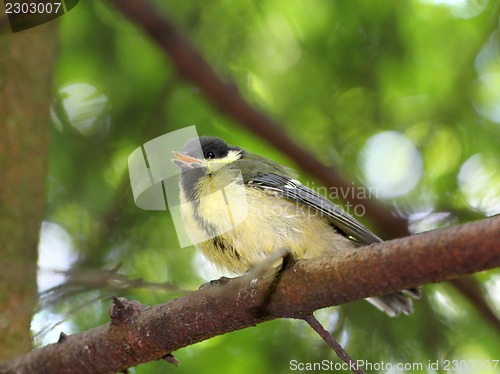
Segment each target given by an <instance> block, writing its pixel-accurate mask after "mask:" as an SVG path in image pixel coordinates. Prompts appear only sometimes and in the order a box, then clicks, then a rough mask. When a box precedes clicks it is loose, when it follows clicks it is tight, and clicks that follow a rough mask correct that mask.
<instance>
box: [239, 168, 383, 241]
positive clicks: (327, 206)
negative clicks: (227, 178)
mask: <svg viewBox="0 0 500 374" xmlns="http://www.w3.org/2000/svg"><path fill="white" fill-rule="evenodd" d="M247 183H248V186H249V187H254V188H260V189H263V190H268V191H273V192H274V193H276V194H278V195H279V196H282V197H284V198H286V199H289V200H291V201H294V202H297V203H300V204H303V205H305V206H307V207H311V208H313V209H314V210H316V211H318V212H319V213H320V214H321V215H322V216H324V217H326V218H328V219H329V220H330V221H331V223H332V224H333V225H334V226H336V227H337V228H339V229H340V230H341V231H342V232H344V233H345V234H346V235H348V236H350V237H352V238H354V239H355V240H356V241H358V242H359V243H361V244H365V245H368V244H372V243H378V242H381V241H382V239H380V238H379V237H378V236H376V235H375V234H374V233H372V232H371V231H370V230H368V229H367V228H366V227H364V226H363V225H361V224H360V223H359V222H358V221H356V219H354V218H353V217H351V216H350V215H349V214H347V213H346V212H345V211H343V210H342V209H341V208H340V207H338V206H337V205H335V204H333V203H332V202H331V201H330V200H328V199H326V198H325V197H323V196H321V195H320V194H318V193H317V192H314V191H313V190H311V189H310V188H308V187H305V186H303V185H302V184H301V183H300V182H299V181H297V180H294V179H291V178H288V177H285V176H280V175H277V174H272V173H270V174H264V175H259V176H257V177H254V178H252V179H251V180H249V181H248V182H247Z"/></svg>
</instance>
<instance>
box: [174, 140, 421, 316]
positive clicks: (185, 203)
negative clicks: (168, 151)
mask: <svg viewBox="0 0 500 374" xmlns="http://www.w3.org/2000/svg"><path fill="white" fill-rule="evenodd" d="M172 153H173V155H174V156H175V158H173V159H172V162H173V163H174V164H175V165H177V167H178V168H179V169H180V176H179V190H180V197H179V198H180V211H181V217H182V220H183V222H184V226H185V228H186V232H187V234H188V236H189V237H190V239H191V241H192V242H193V243H194V244H195V245H196V247H197V248H198V249H199V250H200V251H201V252H202V253H203V255H204V256H205V257H206V258H207V259H208V260H209V261H210V262H211V263H212V264H214V265H215V266H216V267H217V268H219V269H220V270H222V271H224V270H225V271H229V272H231V273H233V274H236V275H241V274H244V273H245V272H246V271H248V270H249V269H251V268H252V267H254V266H256V265H257V264H259V263H260V262H262V261H264V260H265V259H266V258H267V257H268V256H270V254H271V253H274V252H275V251H277V250H279V249H282V248H286V249H288V250H289V251H290V252H291V253H292V255H293V257H294V258H298V259H308V258H309V259H310V258H315V257H318V256H322V255H327V254H334V253H338V252H342V251H347V250H352V249H353V248H357V247H360V246H365V245H369V244H373V243H379V242H382V239H380V238H379V237H378V236H376V235H375V234H374V233H372V232H371V231H369V230H368V229H367V228H366V227H364V226H363V225H362V224H361V223H359V222H358V221H357V220H356V219H355V218H353V217H352V216H351V215H349V214H348V213H347V212H345V211H344V210H343V209H342V208H340V207H339V206H337V205H335V204H334V203H332V202H331V201H330V200H328V199H327V198H325V197H324V196H322V195H321V194H319V193H317V192H315V191H314V190H312V189H310V188H309V187H306V186H304V185H303V184H302V183H301V182H299V181H298V180H296V179H295V178H294V177H295V174H294V171H293V170H292V169H290V168H288V167H286V166H283V165H281V164H279V163H277V162H275V161H272V160H270V159H268V158H266V157H263V156H260V155H257V154H254V153H252V152H249V151H247V150H245V149H243V148H241V147H238V146H230V145H228V144H226V142H225V141H224V140H222V139H221V138H218V137H211V136H200V137H196V138H192V139H189V140H188V141H187V142H186V143H185V144H184V146H183V147H182V150H181V152H177V151H173V152H172ZM418 297H420V290H419V289H416V288H412V289H408V290H403V291H400V292H395V293H392V294H389V295H384V296H380V297H372V298H368V299H366V300H367V301H369V302H370V303H371V304H373V305H374V306H375V307H377V308H378V309H379V310H381V311H383V312H385V313H386V314H387V315H389V316H391V317H394V316H397V315H399V314H400V313H401V312H402V313H404V314H411V313H412V311H413V303H412V298H418Z"/></svg>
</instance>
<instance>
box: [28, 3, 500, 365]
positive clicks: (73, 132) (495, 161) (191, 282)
mask: <svg viewBox="0 0 500 374" xmlns="http://www.w3.org/2000/svg"><path fill="white" fill-rule="evenodd" d="M155 3H156V5H157V6H158V8H159V9H160V10H161V13H163V14H165V15H166V16H168V17H169V18H170V19H171V20H172V21H173V22H174V23H175V24H176V25H177V26H178V28H179V30H180V31H181V32H182V33H183V34H184V35H186V36H187V37H189V38H190V39H191V40H192V42H193V44H194V45H195V46H196V48H198V49H199V50H200V51H201V52H202V54H203V55H204V56H205V58H206V59H207V60H208V61H209V62H210V63H211V64H212V66H213V67H214V68H215V70H216V71H217V72H218V73H219V74H220V76H221V77H223V78H224V79H226V80H230V81H233V82H235V83H236V85H237V86H238V89H239V90H240V92H241V93H242V95H243V96H244V97H245V98H246V99H247V100H248V101H249V102H250V103H251V104H252V105H253V106H255V107H257V108H259V109H261V110H262V111H264V112H265V113H267V114H268V115H269V116H271V117H273V118H275V119H277V120H279V121H280V122H282V123H284V124H285V126H286V127H285V131H286V133H287V134H288V135H289V136H290V137H292V138H293V139H294V140H295V141H296V142H297V143H298V144H300V145H301V146H302V147H304V148H306V149H308V150H309V151H311V152H312V153H314V154H315V155H316V157H318V158H319V159H320V160H321V161H322V162H323V163H324V164H326V165H328V166H331V167H333V168H335V169H337V170H338V171H339V172H340V173H341V174H342V175H343V176H344V178H345V180H346V181H347V182H348V183H351V182H352V183H354V184H353V186H354V185H364V186H366V187H371V188H375V191H376V196H373V197H378V198H379V199H381V201H382V202H383V203H384V204H385V206H386V207H387V209H389V210H392V211H393V212H394V214H396V215H399V216H403V217H405V218H407V219H408V222H409V229H410V231H411V232H413V233H415V232H421V231H426V230H431V229H435V228H439V227H446V226H450V225H455V224H459V223H463V222H467V221H472V220H476V219H479V218H482V217H487V216H491V215H493V214H497V213H498V212H499V211H500V173H499V165H500V162H499V161H500V160H499V158H500V157H499V156H500V152H499V146H500V144H499V143H500V129H499V126H500V39H499V26H498V22H499V15H500V3H499V2H498V1H492V0H490V1H488V0H456V1H452V0H448V1H444V0H443V1H439V0H412V1H373V0H365V1H362V0H361V1H340V0H338V1H332V0H307V1H304V0H268V1H248V0H246V1H238V2H237V1H227V0H217V1H216V0H213V1H208V2H200V1H186V0H182V1H180V0H165V1H156V2H155ZM59 22H60V27H59V42H60V48H59V55H58V58H57V62H56V65H55V68H54V80H53V106H52V108H51V110H52V124H53V127H52V135H51V136H52V140H51V149H50V155H51V156H50V169H49V175H48V178H47V183H48V194H47V202H46V215H45V219H44V224H43V226H42V231H41V242H40V249H39V265H40V271H39V291H40V292H41V293H42V296H41V299H40V308H39V310H38V312H37V313H36V315H35V316H34V319H33V323H32V332H33V334H34V336H35V341H36V344H37V345H38V346H41V345H43V344H47V343H49V342H54V341H57V338H58V335H59V332H60V331H64V332H65V333H66V334H70V333H74V332H78V331H85V330H87V329H90V328H92V327H95V326H98V325H101V324H104V323H106V322H107V321H108V319H109V317H108V307H109V305H110V301H111V300H110V298H111V296H113V295H120V296H125V297H127V298H130V299H137V300H139V301H141V302H142V303H145V304H155V303H162V302H165V301H167V300H169V299H171V298H173V297H177V296H179V295H182V294H183V292H184V290H194V289H196V288H197V287H198V286H199V285H200V284H202V283H204V282H206V281H207V280H210V279H213V278H216V277H218V276H220V275H221V274H220V273H218V272H217V271H216V270H215V269H213V268H211V266H210V265H209V264H207V263H206V261H205V260H204V259H203V258H202V257H201V255H199V254H198V253H197V252H196V250H195V249H194V248H193V247H188V248H180V246H179V243H178V241H177V238H176V234H175V231H174V229H173V223H172V219H171V217H170V215H169V212H168V211H166V212H165V211H160V212H158V211H156V212H155V211H145V210H141V209H139V208H137V207H136V206H135V204H134V200H133V196H132V192H131V188H130V184H129V175H128V166H127V159H128V156H129V155H130V153H131V152H132V151H133V150H134V149H136V148H137V147H139V146H141V145H142V144H144V143H145V142H147V141H149V140H151V139H153V138H156V137H158V136H161V135H163V134H166V133H168V132H171V131H174V130H177V129H180V128H183V127H186V126H190V125H196V127H197V130H198V133H199V134H203V135H213V136H220V137H222V138H224V139H225V140H226V141H227V142H228V143H229V144H237V145H240V146H242V147H244V148H246V149H249V150H251V151H253V152H256V153H260V154H263V155H266V156H268V157H271V158H273V159H275V160H276V161H279V162H281V163H284V164H287V165H289V166H291V167H294V164H293V162H292V161H291V160H290V159H288V158H287V157H286V156H284V155H282V154H280V153H278V152H277V151H275V150H273V148H272V147H271V146H270V145H269V144H268V143H266V142H265V141H263V140H262V139H259V138H257V137H255V136H254V135H252V134H250V133H249V132H248V131H247V130H245V129H243V128H242V127H240V126H239V125H238V124H237V123H235V122H233V121H232V120H231V119H229V118H228V117H226V116H225V115H224V114H222V113H221V112H219V111H218V110H216V109H215V108H213V107H212V106H211V105H210V103H209V102H208V101H207V100H206V98H205V97H204V96H203V95H202V94H201V93H200V91H199V90H198V89H197V87H194V86H193V85H191V84H189V83H187V82H186V81H185V80H183V79H182V77H180V76H179V75H178V74H177V73H176V69H175V67H174V66H173V65H172V63H171V61H170V60H169V58H167V57H165V56H164V55H163V53H162V51H160V50H159V48H158V47H157V46H156V45H155V44H154V43H152V42H151V41H150V40H149V38H148V37H147V36H146V35H144V34H143V33H142V32H141V31H140V30H139V29H137V28H136V27H135V26H134V25H132V24H131V23H129V21H128V20H126V19H125V18H124V17H123V16H122V15H121V14H120V13H118V12H117V11H116V10H115V9H113V8H112V7H111V6H110V5H109V4H108V3H107V2H104V1H90V0H89V1H81V2H80V3H79V4H78V5H77V6H76V7H75V8H74V9H73V10H71V11H70V12H69V13H68V14H66V15H65V16H63V17H61V18H60V21H59ZM299 175H300V179H301V180H302V181H303V182H304V183H305V181H306V180H308V179H309V178H308V175H307V172H306V171H302V170H299ZM311 182H312V181H311ZM316 186H318V187H319V184H317V183H316ZM338 202H339V203H340V204H342V201H338ZM351 213H353V212H352V211H351ZM357 215H358V217H357V218H359V219H360V220H361V221H363V222H364V223H365V224H366V225H367V226H368V227H373V226H372V224H371V223H370V222H369V221H367V220H366V219H364V218H363V214H357ZM377 234H378V235H379V236H381V237H382V238H384V233H383V232H378V233H377ZM429 261H432V259H429ZM112 269H115V271H114V272H113V271H112V272H110V273H103V271H104V270H108V271H109V270H112ZM54 270H59V271H60V270H63V271H68V274H65V275H64V274H60V273H57V272H54ZM56 273H57V274H56ZM116 273H119V274H122V275H124V276H125V278H127V279H142V280H144V281H145V282H151V283H158V284H161V283H165V282H167V283H168V285H166V286H165V287H164V289H162V288H161V287H152V286H151V285H149V286H147V285H143V287H137V288H134V287H129V286H127V285H126V284H125V282H124V281H123V280H117V279H116ZM474 278H476V279H477V280H478V281H479V282H481V284H482V287H483V289H482V290H483V291H484V297H485V298H486V299H487V301H488V302H489V303H490V306H491V308H492V309H493V310H494V311H495V312H496V313H497V315H498V313H500V272H499V271H490V272H487V273H481V274H476V275H475V276H474ZM65 280H66V282H67V284H66V285H65V286H61V287H57V285H58V284H60V283H61V282H63V281H65ZM51 287H56V288H52V289H51ZM176 287H178V290H177V289H176ZM48 290H50V291H51V292H48ZM423 293H424V297H423V298H422V299H421V300H419V301H417V302H415V312H414V314H413V315H411V316H402V317H399V318H395V319H391V318H388V317H386V316H385V315H383V314H382V313H380V312H379V311H377V310H376V309H375V308H373V307H371V306H370V305H369V304H367V303H366V302H355V303H350V304H348V305H345V306H342V307H338V308H331V309H327V310H322V311H319V312H317V316H318V318H319V319H320V321H321V322H323V323H324V324H325V326H326V327H327V328H328V329H329V330H330V331H331V332H333V333H334V336H335V337H336V338H337V339H338V340H339V341H340V342H341V343H342V344H344V346H345V348H346V349H347V351H348V352H349V353H350V354H351V355H352V356H353V357H354V358H356V359H362V360H366V361H369V362H371V363H381V362H385V363H388V362H389V363H399V362H400V363H422V364H423V370H408V371H406V372H423V373H434V372H436V371H432V370H428V369H427V364H428V362H429V361H430V362H435V361H436V360H474V362H476V360H477V361H478V362H481V363H484V362H487V361H488V360H490V362H491V364H492V365H493V364H494V362H493V361H491V360H494V359H496V360H498V359H500V356H499V352H500V349H499V347H500V332H499V331H498V329H496V328H492V325H491V324H490V323H489V322H488V321H486V320H485V318H484V317H483V316H482V315H481V314H480V313H479V312H478V310H477V308H476V306H475V305H474V304H473V303H471V302H470V301H469V300H467V299H465V298H464V297H463V295H462V294H460V293H459V292H457V290H456V289H455V288H453V287H452V286H450V285H448V284H438V285H431V286H426V287H424V288H423ZM214 318H217V317H216V316H214ZM174 354H175V356H176V357H177V358H178V359H179V361H180V362H181V365H180V366H179V367H177V368H175V367H174V366H172V365H170V364H168V363H166V362H154V363H149V364H144V365H140V366H138V367H136V368H134V369H132V370H131V372H133V373H164V372H173V373H200V372H203V373H212V372H213V373H233V372H238V373H289V372H291V371H292V370H291V367H290V361H291V360H297V361H298V362H304V363H305V362H321V360H332V361H334V362H338V359H337V358H336V356H335V355H334V354H333V352H331V350H330V349H329V348H327V347H326V345H325V344H324V342H323V341H321V340H320V338H319V337H318V336H317V335H315V333H313V332H312V331H311V330H310V328H309V327H308V326H306V324H305V323H303V322H300V321H289V320H279V321H273V322H268V323H265V324H262V325H259V326H256V327H255V328H251V329H246V330H243V331H238V332H235V333H231V334H226V335H224V336H219V337H216V338H214V339H210V340H208V341H205V342H202V343H199V344H196V345H193V346H190V347H187V348H184V349H181V350H180V351H178V352H174ZM462 365H463V363H462ZM498 370H500V368H498V367H497V369H496V371H493V370H491V369H477V368H476V369H466V368H464V369H463V370H457V371H455V372H460V373H493V372H498ZM366 371H367V372H369V373H375V372H384V373H399V372H405V371H397V370H394V369H393V370H366ZM299 372H300V371H299ZM308 372H313V371H308ZM439 372H444V371H443V370H440V371H439Z"/></svg>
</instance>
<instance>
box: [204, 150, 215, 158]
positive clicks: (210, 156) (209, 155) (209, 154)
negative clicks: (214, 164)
mask: <svg viewBox="0 0 500 374" xmlns="http://www.w3.org/2000/svg"><path fill="white" fill-rule="evenodd" d="M205 158H206V159H212V158H215V153H213V152H212V151H208V152H206V153H205Z"/></svg>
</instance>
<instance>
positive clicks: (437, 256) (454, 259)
mask: <svg viewBox="0 0 500 374" xmlns="http://www.w3.org/2000/svg"><path fill="white" fill-rule="evenodd" d="M499 233H500V216H497V217H493V218H490V219H487V220H483V221H478V222H474V223H469V224H465V225H461V226H456V227H452V228H448V229H444V230H437V231H432V232H427V233H423V234H419V235H414V236H410V237H406V238H401V239H396V240H392V241H389V242H384V243H380V244H376V245H371V246H368V247H361V248H357V249H354V250H352V251H346V252H345V253H343V254H342V255H338V256H328V257H321V258H317V259H312V260H300V261H297V262H296V263H295V264H293V265H291V266H289V267H287V268H286V269H285V270H283V272H282V274H281V277H280V279H279V283H278V284H275V282H273V280H274V279H275V277H274V272H270V273H268V274H267V275H265V276H263V277H261V278H259V279H258V280H257V281H255V280H253V279H252V277H251V276H250V275H246V276H243V277H240V278H235V279H232V280H230V281H228V282H225V283H224V284H221V285H219V286H214V287H207V288H204V289H202V290H200V291H196V292H193V293H192V294H190V295H188V296H185V297H182V298H179V299H175V300H172V301H170V302H167V303H165V304H161V305H155V306H152V307H147V306H144V305H142V304H139V303H138V302H129V301H127V300H125V299H117V301H115V302H114V303H113V305H112V306H111V310H110V315H111V322H110V323H108V324H106V325H104V326H100V327H97V328H95V329H93V330H90V331H87V332H84V333H79V334H74V335H71V336H64V337H63V336H62V337H61V340H60V342H58V343H55V344H51V345H48V346H46V347H43V348H41V349H37V350H35V351H33V352H31V353H29V354H27V355H25V356H22V357H19V358H17V359H14V360H12V361H10V362H7V363H5V364H3V365H0V373H4V372H23V373H39V372H55V373H74V372H87V373H90V372H96V373H108V372H116V371H121V370H125V369H126V368H129V367H131V366H134V365H137V364H139V363H143V362H148V361H151V360H158V359H160V358H162V357H164V356H165V355H166V354H168V353H170V352H173V351H175V350H178V349H180V348H182V347H185V346H188V345H190V344H194V343H197V342H200V341H202V340H205V339H209V338H211V337H214V336H217V335H221V334H224V333H227V332H231V331H235V330H239V329H243V328H246V327H249V326H255V325H256V324H258V323H261V322H264V321H268V320H272V319H276V318H300V319H304V318H305V317H306V316H307V315H309V314H311V313H312V312H313V311H314V310H317V309H320V308H324V307H327V306H331V305H339V304H342V303H346V302H349V301H354V300H359V299H362V298H366V297H371V296H379V295H383V294H388V293H391V292H395V291H397V290H401V289H405V288H411V287H417V286H420V285H422V284H426V283H433V282H442V281H445V280H449V279H452V278H456V277H459V276H463V275H466V274H471V273H474V272H477V271H482V270H487V269H492V268H495V267H498V266H500V245H499V244H498V234H499ZM250 274H251V273H250ZM270 287H274V294H273V295H272V297H271V298H269V297H268V294H269V292H268V291H269V289H270ZM264 301H265V303H264ZM263 307H264V308H263ZM417 307H418V306H417ZM263 312H264V313H263Z"/></svg>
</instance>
